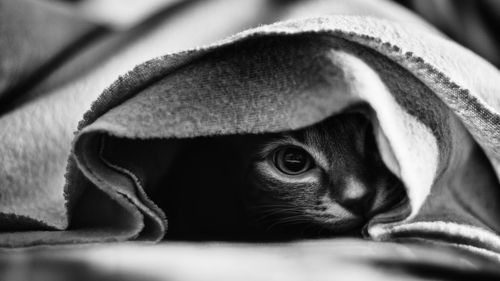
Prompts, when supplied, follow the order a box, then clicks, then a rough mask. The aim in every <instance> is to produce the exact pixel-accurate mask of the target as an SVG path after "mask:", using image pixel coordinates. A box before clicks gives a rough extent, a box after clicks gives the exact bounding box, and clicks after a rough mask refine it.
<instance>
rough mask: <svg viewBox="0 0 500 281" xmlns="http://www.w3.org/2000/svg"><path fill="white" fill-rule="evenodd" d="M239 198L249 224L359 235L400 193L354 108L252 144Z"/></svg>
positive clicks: (397, 201)
mask: <svg viewBox="0 0 500 281" xmlns="http://www.w3.org/2000/svg"><path fill="white" fill-rule="evenodd" d="M249 155H253V157H252V159H251V160H250V161H249V162H250V165H249V173H248V175H247V179H246V180H245V182H247V184H246V187H245V190H244V194H243V198H244V199H243V202H244V205H245V208H246V210H247V212H248V213H249V214H252V216H251V217H252V218H253V222H254V225H255V227H257V228H260V229H262V230H264V231H265V232H267V233H273V232H274V233H280V234H281V235H283V234H285V235H287V236H293V235H295V236H326V235H339V234H351V235H356V236H358V235H361V232H362V230H363V227H364V226H365V225H366V223H367V221H368V220H369V219H370V218H372V217H373V216H375V215H377V214H380V213H382V212H385V211H388V210H389V209H391V208H393V207H395V206H396V205H398V204H401V202H402V201H403V200H404V198H405V191H404V188H403V185H402V183H401V181H399V179H398V178H397V177H396V176H395V175H393V174H392V173H391V172H390V171H389V169H388V168H387V167H386V166H385V164H384V163H383V161H382V158H381V156H380V153H379V151H378V148H377V145H376V141H375V137H374V134H373V128H372V125H371V122H370V120H369V119H368V118H367V117H366V115H365V114H363V113H360V112H349V113H344V114H340V115H336V116H333V117H330V118H328V119H326V120H325V121H323V122H321V123H318V124H316V125H313V126H311V127H308V128H305V129H302V130H298V131H292V132H288V133H280V134H274V135H272V136H269V137H267V139H265V140H263V139H261V140H260V141H259V142H258V143H254V144H253V152H251V153H250V154H249Z"/></svg>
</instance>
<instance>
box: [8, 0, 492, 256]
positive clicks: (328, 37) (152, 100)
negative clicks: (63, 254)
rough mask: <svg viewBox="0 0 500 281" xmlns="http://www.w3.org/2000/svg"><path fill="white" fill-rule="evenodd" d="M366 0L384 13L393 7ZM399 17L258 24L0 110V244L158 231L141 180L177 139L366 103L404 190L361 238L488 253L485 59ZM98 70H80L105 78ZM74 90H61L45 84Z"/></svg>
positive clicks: (300, 120)
mask: <svg viewBox="0 0 500 281" xmlns="http://www.w3.org/2000/svg"><path fill="white" fill-rule="evenodd" d="M381 3H385V4H380V7H386V6H384V5H388V6H387V7H389V12H387V14H390V9H399V8H395V7H396V6H392V5H389V4H387V3H386V2H381ZM408 18H409V19H410V16H408ZM411 19H412V20H408V21H402V20H395V19H384V18H382V17H381V16H380V15H377V16H373V15H361V16H356V15H331V16H319V17H308V18H304V19H296V18H294V19H291V20H287V21H283V22H277V23H274V24H269V25H262V26H259V27H256V28H252V29H248V30H246V31H243V32H241V33H237V34H236V35H233V36H230V37H228V38H226V39H223V40H220V41H217V42H216V43H212V44H209V45H205V46H204V47H196V48H192V49H189V50H187V51H180V52H174V53H171V54H167V55H163V56H158V57H156V58H153V59H150V60H147V61H146V62H143V63H140V64H138V65H137V66H135V67H133V69H132V70H130V71H128V72H127V73H126V74H124V75H122V76H120V77H119V78H118V79H117V80H115V81H114V82H113V83H111V85H110V86H108V87H107V88H106V89H105V90H104V91H103V92H102V93H101V94H100V95H99V96H98V97H97V99H95V101H94V102H93V103H92V106H90V108H89V102H90V101H92V100H94V98H95V93H86V89H89V91H95V88H92V87H89V88H86V87H87V86H85V87H82V86H81V84H73V85H72V84H70V85H69V86H68V88H60V89H59V90H56V93H55V94H54V93H52V94H50V95H49V94H48V95H46V96H43V98H40V99H37V100H35V102H32V103H28V104H27V105H25V106H24V107H21V108H18V109H15V110H13V111H11V112H10V113H8V114H4V115H3V116H2V117H1V118H2V119H1V120H0V121H1V124H2V128H3V129H2V132H0V134H2V135H1V137H0V140H1V141H2V144H3V145H2V148H1V151H2V153H1V154H0V157H1V159H2V161H1V162H2V165H0V176H1V177H0V191H1V195H2V196H1V197H0V222H1V223H0V225H1V229H2V232H1V233H0V245H2V246H5V247H20V246H31V245H40V244H64V243H87V242H106V241H126V240H141V241H159V240H161V239H162V238H163V237H164V235H165V234H166V233H167V237H168V214H167V215H165V213H164V211H163V210H162V208H160V207H159V206H158V204H156V201H157V200H158V199H157V198H154V197H153V196H152V194H154V192H153V191H154V190H156V189H158V188H165V187H163V186H161V179H162V177H163V176H164V175H165V174H168V173H169V170H170V169H172V167H174V166H175V165H176V162H175V161H173V160H172V159H175V157H174V155H175V153H176V151H177V150H176V147H177V144H178V143H182V142H183V141H184V140H189V139H193V138H199V137H214V136H227V135H246V134H264V133H270V132H281V131H289V130H297V129H300V128H304V127H306V126H309V125H313V124H315V123H318V122H321V121H322V120H324V119H326V118H328V117H330V116H333V115H335V114H338V113H341V112H343V111H344V110H346V109H347V108H350V107H352V106H355V105H358V104H365V105H367V106H368V107H369V108H370V109H371V111H370V112H371V115H370V116H371V117H370V118H371V121H372V124H373V128H374V134H375V137H376V140H377V145H378V148H379V150H380V152H381V155H382V158H383V160H384V163H385V164H386V165H387V167H388V168H389V169H390V170H391V172H393V173H394V174H395V175H396V176H397V177H398V178H399V179H400V180H401V181H402V182H403V184H404V186H405V190H406V193H407V197H408V200H407V201H406V202H405V204H404V205H402V206H399V208H397V209H393V210H391V211H390V212H387V213H384V214H380V215H378V216H376V217H374V218H373V219H372V220H371V221H370V222H369V224H368V225H367V227H366V233H365V235H366V238H369V239H373V240H376V241H422V242H426V243H437V244H451V245H455V246H457V247H459V248H462V249H466V250H469V251H472V252H476V253H480V254H484V255H486V256H490V257H493V258H497V259H498V258H499V257H500V256H499V254H500V238H499V236H498V234H497V233H498V231H499V230H500V223H499V221H500V220H499V215H500V205H499V204H498V201H499V199H500V197H499V196H500V194H499V191H500V190H499V187H498V176H499V175H500V160H499V159H500V150H499V147H500V146H499V142H500V135H499V134H500V133H499V132H500V130H499V127H500V116H499V115H498V112H499V110H500V102H499V101H500V99H499V97H498V95H497V92H498V91H499V86H498V84H497V83H496V81H498V80H499V79H500V73H499V72H498V70H497V69H496V68H494V67H493V66H492V65H490V64H489V63H488V62H486V61H485V60H483V59H482V58H480V57H478V56H477V55H475V54H473V53H472V52H470V51H468V50H467V49H465V48H463V47H461V46H459V45H457V44H456V43H454V42H452V41H450V40H448V39H447V38H445V37H444V36H442V35H441V34H439V33H438V32H437V31H435V30H434V29H433V28H432V27H430V26H428V25H426V24H425V23H423V22H419V21H418V19H413V18H411ZM137 49H138V50H140V47H138V48H137ZM132 61H134V62H135V61H136V60H132ZM123 68H125V69H126V67H122V68H118V69H120V70H123ZM101 71H104V72H106V71H107V73H108V74H109V72H113V73H115V71H116V68H111V67H108V68H104V70H101ZM110 76H112V75H108V76H106V78H101V79H102V80H103V81H104V82H99V78H96V76H95V75H94V76H92V74H91V75H90V76H88V77H90V78H94V79H95V81H98V82H97V83H101V84H103V85H104V84H106V83H108V84H109V83H110V82H109V77H110ZM88 77H87V78H86V79H87V81H86V82H87V83H88V82H89V81H90V82H93V81H94V80H92V79H90V78H88ZM89 79H90V80H89ZM75 85H76V86H75ZM78 85H80V86H78ZM85 85H87V84H85ZM75 88H78V93H79V95H73V96H71V98H68V97H67V96H64V95H62V94H58V93H59V92H64V90H65V91H72V90H73V91H74V89H75ZM61 89H62V90H61ZM57 91H59V92H57ZM51 109H52V110H54V109H55V111H54V112H53V111H51ZM84 110H87V112H86V113H85V114H84V116H83V119H81V120H80V122H79V125H78V130H77V132H76V133H75V136H74V137H73V138H72V137H71V136H70V135H69V134H68V131H71V129H72V126H73V125H74V124H75V123H74V120H78V119H80V116H79V115H78V114H79V113H81V112H83V111H84ZM33 112H38V115H36V114H35V115H34V114H33ZM77 113H78V114H77ZM20 116H21V117H20ZM37 116H38V117H37ZM40 116H43V117H42V118H43V119H40ZM35 117H37V118H36V119H35ZM65 118H68V119H65ZM71 120H73V121H71ZM71 122H73V123H71ZM70 123H71V124H70ZM26 128H28V129H26ZM57 130H60V131H64V133H60V134H54V131H57ZM16 132H17V135H16ZM61 135H64V137H60V136H61ZM70 144H71V152H70V151H66V150H65V149H66V147H68V148H69V145H70ZM58 149H59V150H58ZM53 151H55V152H54V153H52V154H51V153H50V152H53ZM26 159H28V160H26ZM33 159H36V161H35V160H33ZM54 159H55V160H57V161H54ZM61 159H62V160H61ZM61 161H62V162H61ZM20 163H21V164H20ZM63 163H67V165H63ZM64 166H66V169H65V171H66V172H65V176H63V174H64ZM61 171H62V172H61ZM221 180H222V181H223V180H224V179H221ZM168 188H172V187H168Z"/></svg>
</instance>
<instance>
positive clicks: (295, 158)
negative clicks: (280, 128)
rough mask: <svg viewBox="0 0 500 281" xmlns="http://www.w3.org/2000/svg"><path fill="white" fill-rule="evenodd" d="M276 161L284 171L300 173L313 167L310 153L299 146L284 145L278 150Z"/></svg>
mask: <svg viewBox="0 0 500 281" xmlns="http://www.w3.org/2000/svg"><path fill="white" fill-rule="evenodd" d="M274 163H275V165H276V167H277V168H278V169H279V170H280V171H281V172H283V173H285V174H288V175H298V174H301V173H304V172H306V171H307V170H309V169H310V168H311V165H312V162H311V157H310V156H309V154H308V153H307V152H306V151H304V150H303V149H302V148H299V147H291V146H287V147H283V148H280V149H278V150H277V151H276V153H275V160H274Z"/></svg>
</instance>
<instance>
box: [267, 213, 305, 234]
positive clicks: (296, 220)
mask: <svg viewBox="0 0 500 281" xmlns="http://www.w3.org/2000/svg"><path fill="white" fill-rule="evenodd" d="M308 222H310V219H309V218H307V217H304V216H303V215H298V216H297V215H296V216H291V217H288V218H285V219H279V220H277V221H276V222H274V223H273V224H271V225H269V226H268V227H267V230H266V231H271V230H272V229H273V228H274V227H277V226H279V225H294V224H302V223H308Z"/></svg>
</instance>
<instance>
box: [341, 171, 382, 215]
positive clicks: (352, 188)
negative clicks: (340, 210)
mask: <svg viewBox="0 0 500 281" xmlns="http://www.w3.org/2000/svg"><path fill="white" fill-rule="evenodd" d="M335 193H336V196H335V197H336V198H335V200H336V201H337V202H338V203H339V204H340V205H342V206H343V207H344V208H347V209H348V210H349V211H351V212H353V213H355V214H358V215H362V214H365V213H366V212H368V211H369V210H370V208H371V204H372V200H373V194H374V192H373V190H371V189H370V188H369V187H368V186H367V185H366V184H365V183H363V182H361V181H360V180H359V179H357V178H355V177H349V178H347V179H346V181H345V182H344V184H343V185H342V186H341V187H340V190H337V192H335Z"/></svg>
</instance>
